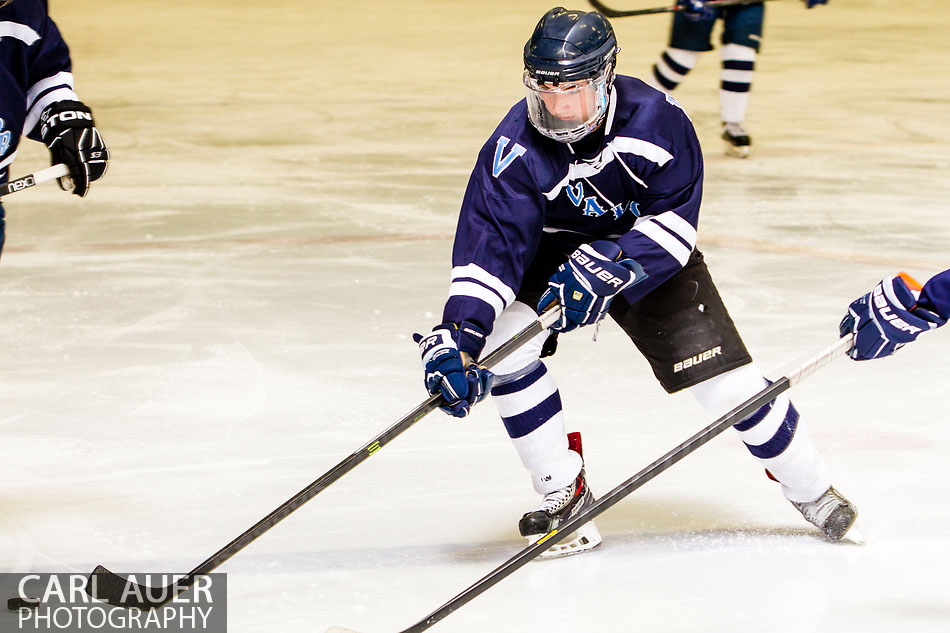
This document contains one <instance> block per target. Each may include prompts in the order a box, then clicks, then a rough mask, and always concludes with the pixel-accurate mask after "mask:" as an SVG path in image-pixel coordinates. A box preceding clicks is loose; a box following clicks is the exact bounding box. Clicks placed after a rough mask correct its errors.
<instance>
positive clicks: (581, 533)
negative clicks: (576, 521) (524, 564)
mask: <svg viewBox="0 0 950 633" xmlns="http://www.w3.org/2000/svg"><path fill="white" fill-rule="evenodd" d="M543 536H545V535H544V534H536V535H532V536H530V537H528V543H530V544H531V545H534V544H535V543H537V542H538V540H539V539H541V537H543ZM602 541H603V538H601V536H600V532H599V531H598V530H597V526H596V525H594V522H593V521H591V522H589V523H585V524H584V525H582V526H580V527H579V528H577V531H576V532H574V533H573V534H571V535H570V536H569V537H568V538H567V540H565V541H561V542H560V543H555V544H554V545H552V546H551V547H549V548H548V549H546V550H544V551H543V552H541V553H540V554H538V558H539V559H541V560H549V559H552V558H564V557H565V556H573V555H574V554H582V553H584V552H589V551H590V550H592V549H594V548H595V547H597V546H598V545H600V544H601V542H602Z"/></svg>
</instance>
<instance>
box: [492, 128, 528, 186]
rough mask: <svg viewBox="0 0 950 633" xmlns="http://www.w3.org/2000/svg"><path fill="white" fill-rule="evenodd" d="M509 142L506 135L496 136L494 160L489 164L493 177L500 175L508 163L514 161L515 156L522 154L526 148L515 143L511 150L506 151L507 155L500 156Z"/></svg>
mask: <svg viewBox="0 0 950 633" xmlns="http://www.w3.org/2000/svg"><path fill="white" fill-rule="evenodd" d="M509 142H511V139H509V138H508V137H507V136H501V137H499V138H498V145H496V146H495V161H494V162H493V163H492V166H491V175H492V176H494V177H495V178H498V176H500V175H501V172H503V171H505V170H506V169H507V168H508V165H510V164H511V163H513V162H514V160H515V159H516V158H518V157H519V156H521V155H523V154H524V153H525V152H527V151H528V150H526V149H525V148H524V147H522V146H521V145H518V144H517V143H515V146H514V147H512V148H511V151H510V152H508V155H507V156H504V157H503V156H502V154H503V153H504V152H505V148H506V147H508V143H509Z"/></svg>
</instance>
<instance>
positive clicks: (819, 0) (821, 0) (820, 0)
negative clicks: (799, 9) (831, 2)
mask: <svg viewBox="0 0 950 633" xmlns="http://www.w3.org/2000/svg"><path fill="white" fill-rule="evenodd" d="M802 2H804V3H805V8H806V9H811V8H812V7H814V6H817V5H819V4H828V0H802Z"/></svg>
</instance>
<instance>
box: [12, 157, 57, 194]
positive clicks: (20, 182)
mask: <svg viewBox="0 0 950 633" xmlns="http://www.w3.org/2000/svg"><path fill="white" fill-rule="evenodd" d="M68 175H69V167H67V166H66V165H63V164H59V165H53V166H52V167H47V168H46V169H41V170H39V171H35V172H33V173H32V174H27V175H26V176H20V177H19V178H17V179H16V180H11V181H9V182H6V183H4V184H2V185H0V197H3V196H6V195H8V194H11V193H16V192H17V191H23V190H24V189H29V188H30V187H35V186H36V185H38V184H40V183H41V182H46V181H47V180H53V179H55V178H62V177H63V176H68Z"/></svg>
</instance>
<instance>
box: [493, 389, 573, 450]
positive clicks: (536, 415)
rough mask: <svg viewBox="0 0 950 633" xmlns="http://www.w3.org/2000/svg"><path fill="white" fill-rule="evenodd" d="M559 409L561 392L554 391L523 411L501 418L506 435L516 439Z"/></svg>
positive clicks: (552, 415)
mask: <svg viewBox="0 0 950 633" xmlns="http://www.w3.org/2000/svg"><path fill="white" fill-rule="evenodd" d="M560 411H561V394H560V393H558V392H557V391H555V392H554V393H552V394H551V395H550V396H548V397H547V398H545V399H544V400H542V401H541V402H540V403H539V404H537V405H535V406H533V407H531V408H530V409H528V410H527V411H525V412H524V413H519V414H518V415H513V416H511V417H510V418H502V422H504V423H505V430H507V431H508V437H510V438H511V439H518V438H519V437H524V436H525V435H527V434H528V433H530V432H531V431H534V430H535V429H537V428H538V427H540V426H541V425H542V424H544V423H545V422H547V421H548V420H550V419H551V418H553V417H554V416H555V415H557V414H558V413H560Z"/></svg>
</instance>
